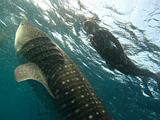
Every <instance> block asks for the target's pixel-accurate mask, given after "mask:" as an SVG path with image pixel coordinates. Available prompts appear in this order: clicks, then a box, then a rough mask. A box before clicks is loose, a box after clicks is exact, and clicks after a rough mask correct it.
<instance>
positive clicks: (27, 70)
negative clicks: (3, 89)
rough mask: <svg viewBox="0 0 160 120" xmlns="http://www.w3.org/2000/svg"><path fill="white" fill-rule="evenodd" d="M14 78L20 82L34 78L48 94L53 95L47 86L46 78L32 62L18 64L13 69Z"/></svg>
mask: <svg viewBox="0 0 160 120" xmlns="http://www.w3.org/2000/svg"><path fill="white" fill-rule="evenodd" d="M15 78H16V81H17V82H22V81H26V80H36V81H37V82H40V83H41V84H42V85H43V86H44V87H45V88H46V89H47V91H48V92H49V94H50V95H51V96H52V97H54V95H53V94H52V92H51V90H50V89H49V87H48V83H47V80H46V78H45V77H44V76H43V73H42V71H41V70H40V68H39V67H38V66H37V65H36V64H34V63H26V64H22V65H20V66H18V67H17V68H16V69H15Z"/></svg>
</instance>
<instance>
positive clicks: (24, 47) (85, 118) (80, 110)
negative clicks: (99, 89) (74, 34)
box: [15, 20, 112, 120]
mask: <svg viewBox="0 0 160 120" xmlns="http://www.w3.org/2000/svg"><path fill="white" fill-rule="evenodd" d="M15 49H16V52H17V54H18V55H22V56H23V57H24V58H26V60H27V61H26V63H25V64H21V65H19V66H17V68H16V69H15V78H16V81H17V82H22V81H25V80H36V81H37V82H39V83H41V84H42V85H43V86H44V87H45V88H46V89H47V91H48V93H49V94H50V95H51V96H52V98H53V99H55V101H56V103H57V104H58V106H59V109H60V111H61V114H62V117H63V119H64V120H111V119H112V118H111V116H110V115H109V113H108V111H107V108H106V107H105V106H104V104H103V103H102V101H101V100H100V98H99V97H98V96H97V95H96V92H95V90H94V89H93V87H92V86H91V84H90V83H89V81H88V80H87V79H86V78H85V76H84V75H83V74H82V73H81V72H80V70H79V69H78V67H77V66H76V64H75V63H74V62H73V61H72V60H71V59H70V57H69V56H68V55H67V54H66V53H65V52H64V51H63V50H62V49H61V48H60V47H59V46H58V45H57V44H56V43H55V42H54V41H53V40H52V39H50V38H49V37H48V35H47V34H46V33H45V32H43V31H41V30H40V29H39V28H38V27H36V26H34V25H32V24H31V23H30V22H29V21H27V20H23V21H22V22H21V23H20V25H19V27H18V29H17V32H16V36H15Z"/></svg>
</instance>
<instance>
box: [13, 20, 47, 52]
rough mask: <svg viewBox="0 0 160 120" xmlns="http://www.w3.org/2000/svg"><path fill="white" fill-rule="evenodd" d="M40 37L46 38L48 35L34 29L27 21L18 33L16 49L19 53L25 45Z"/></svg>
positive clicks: (20, 26) (24, 21)
mask: <svg viewBox="0 0 160 120" xmlns="http://www.w3.org/2000/svg"><path fill="white" fill-rule="evenodd" d="M38 37H46V34H45V33H44V32H42V31H41V30H40V29H38V28H37V27H34V26H33V25H32V24H31V23H29V22H28V21H27V20H23V21H22V22H21V23H20V25H19V27H18V29H17V32H16V36H15V48H16V51H17V52H19V51H20V50H21V48H22V47H23V45H24V44H26V43H27V42H29V41H30V40H33V39H35V38H38Z"/></svg>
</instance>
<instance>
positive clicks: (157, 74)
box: [156, 72, 160, 90]
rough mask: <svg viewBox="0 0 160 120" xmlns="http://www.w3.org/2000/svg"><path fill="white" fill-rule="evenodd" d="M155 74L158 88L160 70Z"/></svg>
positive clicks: (159, 84)
mask: <svg viewBox="0 0 160 120" xmlns="http://www.w3.org/2000/svg"><path fill="white" fill-rule="evenodd" d="M156 76H157V79H156V81H157V85H158V89H159V90H160V72H157V73H156Z"/></svg>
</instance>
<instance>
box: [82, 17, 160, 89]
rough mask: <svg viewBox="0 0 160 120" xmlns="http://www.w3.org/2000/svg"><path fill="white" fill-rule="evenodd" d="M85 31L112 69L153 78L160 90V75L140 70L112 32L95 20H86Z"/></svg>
mask: <svg viewBox="0 0 160 120" xmlns="http://www.w3.org/2000/svg"><path fill="white" fill-rule="evenodd" d="M83 24H84V26H83V27H84V30H85V31H86V33H87V34H88V35H91V37H90V42H91V44H92V46H93V47H94V48H95V49H96V51H97V52H98V53H99V55H100V56H101V57H102V58H103V59H104V60H105V61H106V64H107V65H108V66H109V68H110V69H117V70H119V71H120V72H122V73H124V74H126V75H131V76H139V77H151V78H153V79H155V80H156V81H157V83H158V88H159V89H160V73H159V72H158V73H153V72H151V71H150V70H147V69H143V68H140V67H138V66H136V64H135V63H133V61H132V60H131V59H130V58H129V57H128V56H127V55H126V54H125V53H124V50H123V48H122V46H121V44H120V42H119V41H118V39H117V38H116V37H114V36H113V34H112V33H111V32H109V31H108V30H105V29H104V28H101V27H100V26H99V25H98V24H97V23H96V21H95V20H92V19H88V20H87V19H86V21H84V23H83Z"/></svg>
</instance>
